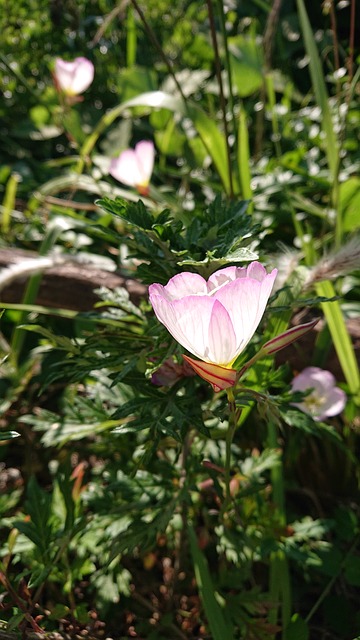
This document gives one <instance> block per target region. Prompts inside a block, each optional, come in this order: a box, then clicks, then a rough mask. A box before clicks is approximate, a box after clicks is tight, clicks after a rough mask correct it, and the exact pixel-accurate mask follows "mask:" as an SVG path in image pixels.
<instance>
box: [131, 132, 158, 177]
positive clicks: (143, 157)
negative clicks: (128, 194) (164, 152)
mask: <svg viewBox="0 0 360 640" xmlns="http://www.w3.org/2000/svg"><path fill="white" fill-rule="evenodd" d="M135 155H136V159H137V163H138V167H139V171H140V174H141V175H142V179H141V182H139V183H138V186H139V185H142V186H146V185H148V184H149V182H150V178H151V174H152V172H153V168H154V159H155V149H154V145H153V143H152V142H150V141H149V140H142V141H141V142H138V143H137V144H136V145H135Z"/></svg>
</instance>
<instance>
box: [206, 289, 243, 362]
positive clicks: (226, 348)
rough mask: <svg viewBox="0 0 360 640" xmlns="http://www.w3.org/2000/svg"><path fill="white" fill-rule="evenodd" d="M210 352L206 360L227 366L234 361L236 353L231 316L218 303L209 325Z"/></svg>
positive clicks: (216, 302) (213, 310)
mask: <svg viewBox="0 0 360 640" xmlns="http://www.w3.org/2000/svg"><path fill="white" fill-rule="evenodd" d="M208 343H209V351H208V353H207V354H206V355H207V357H206V360H208V361H209V362H216V363H218V364H221V365H227V364H229V363H230V362H232V361H233V360H234V357H235V356H234V354H235V353H236V335H235V331H234V327H233V325H232V322H231V319H230V316H229V314H228V312H227V311H226V309H225V307H224V306H223V305H222V304H221V303H220V302H219V301H218V300H215V303H214V305H213V308H212V313H211V318H210V324H209V338H208Z"/></svg>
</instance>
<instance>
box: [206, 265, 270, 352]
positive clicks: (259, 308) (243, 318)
mask: <svg viewBox="0 0 360 640" xmlns="http://www.w3.org/2000/svg"><path fill="white" fill-rule="evenodd" d="M276 274H277V271H276V269H274V271H272V272H271V274H267V275H266V277H265V278H264V280H263V281H262V282H259V281H258V280H257V279H252V278H248V277H246V278H242V277H241V278H238V279H237V280H234V281H233V282H230V283H229V284H227V285H225V286H223V287H221V288H220V289H218V290H217V291H216V292H215V293H214V294H213V297H214V298H215V299H216V300H219V302H221V304H222V305H223V306H224V307H225V309H226V310H227V311H228V313H229V316H230V319H231V323H232V326H233V327H234V329H235V332H236V340H237V346H236V353H235V354H234V359H235V358H236V357H237V356H238V355H239V354H240V353H241V352H242V351H243V350H244V349H245V347H246V345H247V344H248V342H249V341H250V339H251V338H252V336H253V334H254V333H255V331H256V329H257V327H258V325H259V322H260V320H261V318H262V316H263V313H264V311H265V307H266V304H267V301H268V299H269V296H270V293H271V290H272V287H273V283H274V280H275V278H276Z"/></svg>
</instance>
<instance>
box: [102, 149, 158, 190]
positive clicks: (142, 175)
mask: <svg viewBox="0 0 360 640" xmlns="http://www.w3.org/2000/svg"><path fill="white" fill-rule="evenodd" d="M154 159H155V149H154V145H153V143H152V142H150V141H148V140H142V141H141V142H138V143H137V144H136V145H135V149H126V150H125V151H123V152H122V153H120V155H119V157H118V158H113V159H112V160H111V163H110V169H109V173H110V175H112V176H113V178H115V179H116V180H119V182H122V183H123V184H126V185H127V186H129V187H135V189H137V190H138V192H139V193H140V194H141V195H148V193H149V182H150V178H151V174H152V171H153V168H154Z"/></svg>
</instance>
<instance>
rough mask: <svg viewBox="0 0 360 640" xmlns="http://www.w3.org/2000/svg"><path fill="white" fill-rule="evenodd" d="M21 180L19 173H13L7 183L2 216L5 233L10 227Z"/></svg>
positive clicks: (2, 228) (2, 227)
mask: <svg viewBox="0 0 360 640" xmlns="http://www.w3.org/2000/svg"><path fill="white" fill-rule="evenodd" d="M19 180H20V176H19V175H18V174H17V173H13V174H12V175H11V176H10V178H9V180H8V181H7V183H6V188H5V195H4V200H3V208H2V217H1V230H2V232H3V233H4V234H6V233H7V232H8V231H9V229H10V223H11V214H12V211H13V210H14V208H15V199H16V191H17V186H18V184H19Z"/></svg>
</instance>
